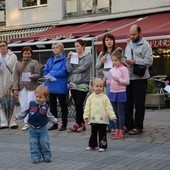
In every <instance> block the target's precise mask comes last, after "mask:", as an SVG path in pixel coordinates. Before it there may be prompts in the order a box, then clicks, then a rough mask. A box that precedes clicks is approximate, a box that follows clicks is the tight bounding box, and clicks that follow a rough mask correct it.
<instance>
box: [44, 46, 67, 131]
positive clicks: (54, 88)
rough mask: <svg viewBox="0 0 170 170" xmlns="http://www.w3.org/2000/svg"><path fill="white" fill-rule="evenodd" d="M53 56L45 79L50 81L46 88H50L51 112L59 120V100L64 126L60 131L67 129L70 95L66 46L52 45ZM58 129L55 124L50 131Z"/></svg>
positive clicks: (47, 82)
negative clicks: (68, 99)
mask: <svg viewBox="0 0 170 170" xmlns="http://www.w3.org/2000/svg"><path fill="white" fill-rule="evenodd" d="M52 49H53V55H52V56H51V57H50V58H49V59H48V60H47V63H46V64H45V67H44V77H45V78H46V79H48V81H46V82H45V86H47V87H48V89H49V92H50V95H49V102H50V103H49V104H50V111H51V113H52V114H53V116H54V117H55V118H58V113H57V99H58V101H59V104H60V107H61V112H62V126H61V127H60V129H59V131H64V130H66V128H67V116H68V109H67V102H66V101H67V100H66V99H67V95H68V72H67V68H66V60H67V59H66V56H65V55H64V54H63V50H64V46H63V44H62V43H54V44H53V45H52ZM55 129H58V124H53V126H51V127H50V128H49V129H48V130H55Z"/></svg>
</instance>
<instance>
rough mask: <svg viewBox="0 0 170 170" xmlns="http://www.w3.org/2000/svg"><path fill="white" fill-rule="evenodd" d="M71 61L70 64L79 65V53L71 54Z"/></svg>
mask: <svg viewBox="0 0 170 170" xmlns="http://www.w3.org/2000/svg"><path fill="white" fill-rule="evenodd" d="M71 54H72V55H71V59H70V63H71V64H78V63H79V58H78V53H75V52H71Z"/></svg>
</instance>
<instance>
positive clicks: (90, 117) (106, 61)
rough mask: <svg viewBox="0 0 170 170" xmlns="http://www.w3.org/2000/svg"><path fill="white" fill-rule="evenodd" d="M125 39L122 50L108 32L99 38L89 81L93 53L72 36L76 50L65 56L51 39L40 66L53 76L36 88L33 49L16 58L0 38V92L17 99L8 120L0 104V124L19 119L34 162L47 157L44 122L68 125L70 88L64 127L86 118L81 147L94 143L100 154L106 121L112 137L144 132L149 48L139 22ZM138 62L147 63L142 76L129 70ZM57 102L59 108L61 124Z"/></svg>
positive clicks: (77, 126) (104, 145)
mask: <svg viewBox="0 0 170 170" xmlns="http://www.w3.org/2000/svg"><path fill="white" fill-rule="evenodd" d="M129 37H130V41H129V42H128V44H127V46H126V49H125V51H124V50H123V49H122V48H120V47H117V45H116V43H115V38H114V36H113V35H112V34H111V33H107V34H105V35H104V36H103V49H102V51H101V53H100V54H99V56H98V58H97V62H96V70H97V76H96V77H97V78H95V79H94V80H93V81H91V79H90V78H91V76H90V75H91V67H92V61H93V60H92V55H91V54H90V53H86V52H85V45H86V42H85V41H84V40H82V39H78V40H76V41H75V51H76V54H75V52H72V51H70V52H69V53H68V54H67V56H65V55H64V53H63V51H64V46H63V44H62V43H54V44H53V45H52V50H53V55H52V56H51V57H50V58H49V59H48V60H47V62H46V64H45V67H44V70H43V75H44V76H45V77H52V78H53V80H50V79H48V80H47V81H45V83H44V85H40V86H39V84H38V82H37V80H38V78H39V77H40V76H39V75H40V68H39V65H38V61H36V60H33V59H32V58H31V57H32V49H31V48H30V47H24V48H23V49H22V51H21V54H22V60H21V61H17V58H16V56H15V54H13V53H12V52H11V51H10V50H9V49H8V50H7V51H8V52H5V53H4V52H3V51H4V50H5V49H7V43H6V42H5V41H0V57H2V58H3V57H4V58H5V60H6V62H7V64H6V65H5V66H4V69H3V70H0V79H1V80H3V81H1V82H3V84H2V83H1V85H2V86H3V88H0V90H1V91H0V95H1V96H2V95H3V93H4V92H5V91H6V90H7V89H8V88H12V91H13V93H14V95H16V96H18V98H19V102H20V105H21V110H22V111H21V112H20V113H18V114H17V115H16V116H13V118H12V119H11V122H10V123H9V122H7V121H6V119H5V113H4V111H3V109H2V108H1V109H0V111H1V112H0V115H1V128H2V127H8V126H10V127H11V128H12V127H16V128H17V124H16V122H15V120H16V119H23V118H24V122H25V126H24V127H23V128H24V129H28V128H29V136H30V151H31V158H32V160H33V163H38V162H39V161H40V159H41V157H42V158H43V159H44V161H45V162H50V161H51V160H50V158H51V151H50V145H49V137H48V131H47V128H46V125H47V121H48V120H49V121H51V122H52V123H53V125H52V126H51V127H50V128H49V129H48V130H55V129H58V125H61V126H60V128H59V131H64V130H66V129H67V116H68V108H67V95H68V92H69V91H70V93H71V96H72V98H73V101H74V105H75V111H76V117H75V124H74V125H73V126H72V127H70V128H69V129H70V131H72V132H83V131H85V130H86V123H87V122H88V123H89V124H90V125H91V136H90V139H89V144H88V147H87V148H86V150H88V151H89V150H95V149H96V148H97V147H98V146H99V151H100V152H103V151H105V150H106V149H107V124H109V126H108V128H109V129H110V131H111V133H112V138H113V139H122V138H124V134H125V133H128V134H130V135H138V134H140V133H142V132H143V122H144V116H145V95H146V88H147V79H148V78H149V77H150V75H149V71H148V68H149V66H151V65H152V63H153V56H152V49H151V46H150V45H149V43H148V42H147V41H146V40H145V39H144V38H143V37H142V34H141V28H140V27H139V26H138V25H132V26H131V27H130V30H129ZM73 55H76V56H77V58H78V62H77V63H74V62H73V60H72V57H73ZM74 57H75V56H74ZM9 58H10V60H11V61H10V60H9ZM137 64H138V65H145V66H146V71H145V73H144V75H143V76H138V75H135V74H134V72H133V68H134V65H137ZM6 66H8V67H6ZM8 68H10V69H11V72H9V69H8ZM6 75H9V77H6ZM90 89H92V90H91V91H90ZM89 92H90V93H89ZM48 99H49V100H48ZM47 100H48V103H49V106H48V104H47ZM57 101H58V102H59V104H60V107H61V112H62V118H61V120H62V121H61V122H60V123H58V114H57V109H58V108H57V106H58V105H57ZM134 112H135V113H134ZM27 122H28V123H27ZM12 123H13V124H12ZM28 124H29V126H28ZM98 133H99V139H97V135H98ZM39 138H42V140H39ZM40 141H41V142H40ZM39 148H41V150H40V149H39Z"/></svg>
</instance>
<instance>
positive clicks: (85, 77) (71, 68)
mask: <svg viewBox="0 0 170 170" xmlns="http://www.w3.org/2000/svg"><path fill="white" fill-rule="evenodd" d="M66 66H67V71H68V72H69V80H70V82H72V83H75V84H89V82H90V68H91V66H92V55H91V54H89V53H85V54H84V56H83V57H81V58H79V63H78V64H71V63H70V59H69V58H67V63H66Z"/></svg>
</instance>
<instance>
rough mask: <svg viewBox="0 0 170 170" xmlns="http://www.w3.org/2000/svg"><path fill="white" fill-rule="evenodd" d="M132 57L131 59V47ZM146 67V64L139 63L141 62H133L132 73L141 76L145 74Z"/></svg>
mask: <svg viewBox="0 0 170 170" xmlns="http://www.w3.org/2000/svg"><path fill="white" fill-rule="evenodd" d="M131 54H132V59H133V50H132V49H131ZM146 69H147V66H145V65H141V64H134V66H133V74H135V75H137V76H139V77H143V76H144V74H145V71H146Z"/></svg>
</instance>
